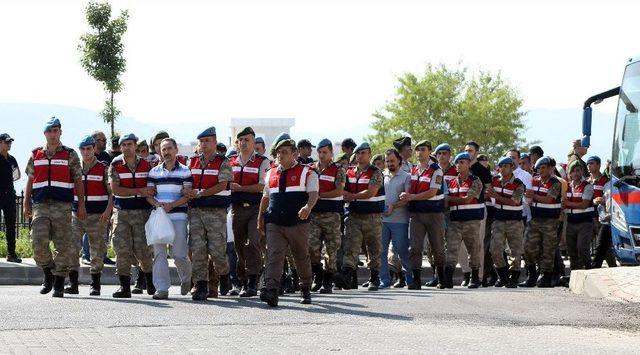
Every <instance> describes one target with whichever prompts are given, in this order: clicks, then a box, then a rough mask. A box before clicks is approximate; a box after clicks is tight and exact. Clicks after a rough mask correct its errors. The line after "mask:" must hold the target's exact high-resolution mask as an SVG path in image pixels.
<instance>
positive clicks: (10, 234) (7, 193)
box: [0, 133, 22, 263]
mask: <svg viewBox="0 0 640 355" xmlns="http://www.w3.org/2000/svg"><path fill="white" fill-rule="evenodd" d="M12 142H13V138H11V136H9V134H7V133H3V134H0V209H1V210H2V216H3V217H4V225H5V235H6V238H7V261H8V262H10V263H21V262H22V259H20V258H19V257H18V255H17V254H16V190H15V189H14V188H13V182H14V181H16V180H19V179H20V169H19V168H18V162H17V161H16V158H14V157H13V156H12V155H10V154H9V150H11V143H12Z"/></svg>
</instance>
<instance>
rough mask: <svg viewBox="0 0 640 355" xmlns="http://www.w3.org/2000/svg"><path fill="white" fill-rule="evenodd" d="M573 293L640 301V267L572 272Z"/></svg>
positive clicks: (570, 285) (624, 300)
mask: <svg viewBox="0 0 640 355" xmlns="http://www.w3.org/2000/svg"><path fill="white" fill-rule="evenodd" d="M569 289H571V291H572V292H573V293H576V294H583V295H586V296H589V297H594V298H604V299H609V300H613V301H618V302H634V303H635V302H640V267H637V266H628V267H615V268H602V269H592V270H575V271H572V272H571V280H570V282H569Z"/></svg>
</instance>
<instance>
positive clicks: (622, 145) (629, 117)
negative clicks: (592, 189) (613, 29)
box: [611, 62, 640, 186]
mask: <svg viewBox="0 0 640 355" xmlns="http://www.w3.org/2000/svg"><path fill="white" fill-rule="evenodd" d="M639 108H640V62H637V63H633V64H630V65H628V66H627V69H626V70H625V73H624V77H623V79H622V85H621V86H620V97H619V99H618V112H617V114H616V126H615V133H614V138H613V151H612V155H611V173H612V174H613V175H614V176H616V177H617V178H619V179H623V180H625V181H626V182H627V183H630V184H632V185H636V186H639V184H638V182H639V181H638V180H639V178H640V125H639V124H638V109H639Z"/></svg>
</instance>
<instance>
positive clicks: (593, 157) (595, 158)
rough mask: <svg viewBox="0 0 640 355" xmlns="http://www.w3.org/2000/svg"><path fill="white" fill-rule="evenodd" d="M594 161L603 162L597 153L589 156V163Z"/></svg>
mask: <svg viewBox="0 0 640 355" xmlns="http://www.w3.org/2000/svg"><path fill="white" fill-rule="evenodd" d="M592 161H594V162H596V163H598V164H601V163H602V161H601V160H600V157H599V156H597V155H592V156H590V157H589V158H587V164H588V163H590V162H592Z"/></svg>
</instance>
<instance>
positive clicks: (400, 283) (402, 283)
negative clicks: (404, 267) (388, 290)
mask: <svg viewBox="0 0 640 355" xmlns="http://www.w3.org/2000/svg"><path fill="white" fill-rule="evenodd" d="M405 286H407V280H406V279H405V277H404V272H402V271H400V272H399V273H398V281H396V283H395V284H394V285H393V288H404V287H405Z"/></svg>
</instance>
